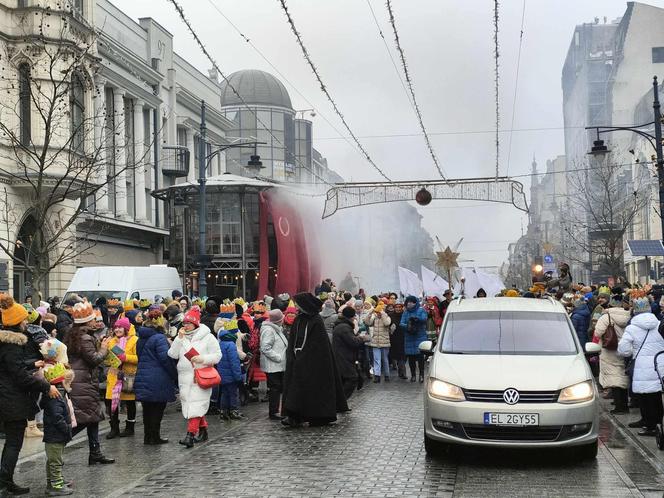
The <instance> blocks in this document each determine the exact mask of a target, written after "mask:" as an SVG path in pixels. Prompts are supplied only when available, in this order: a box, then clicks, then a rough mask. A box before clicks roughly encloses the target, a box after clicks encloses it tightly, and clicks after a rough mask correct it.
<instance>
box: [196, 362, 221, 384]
mask: <svg viewBox="0 0 664 498" xmlns="http://www.w3.org/2000/svg"><path fill="white" fill-rule="evenodd" d="M194 380H195V381H196V384H198V387H200V388H201V389H211V388H213V387H216V386H218V385H219V384H221V376H220V375H219V372H217V369H216V368H214V367H203V368H196V369H195V370H194Z"/></svg>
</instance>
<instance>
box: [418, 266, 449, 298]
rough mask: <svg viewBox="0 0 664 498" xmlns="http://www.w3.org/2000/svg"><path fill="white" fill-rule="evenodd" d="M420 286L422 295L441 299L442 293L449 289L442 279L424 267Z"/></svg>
mask: <svg viewBox="0 0 664 498" xmlns="http://www.w3.org/2000/svg"><path fill="white" fill-rule="evenodd" d="M422 286H423V288H424V295H426V296H436V297H438V298H442V297H443V292H445V291H446V290H447V289H449V288H450V284H449V283H448V282H447V281H446V280H445V279H444V278H443V277H441V276H440V275H438V274H437V273H435V272H433V271H431V270H429V268H427V267H426V266H424V265H422Z"/></svg>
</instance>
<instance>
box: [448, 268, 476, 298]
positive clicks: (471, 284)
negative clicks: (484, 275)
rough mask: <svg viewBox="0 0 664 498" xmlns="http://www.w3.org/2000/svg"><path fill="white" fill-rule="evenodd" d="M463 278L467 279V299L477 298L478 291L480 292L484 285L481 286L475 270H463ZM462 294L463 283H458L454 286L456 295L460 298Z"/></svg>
mask: <svg viewBox="0 0 664 498" xmlns="http://www.w3.org/2000/svg"><path fill="white" fill-rule="evenodd" d="M461 278H463V279H465V283H464V286H463V294H464V297H465V298H471V297H475V295H476V294H477V291H478V290H480V288H481V287H482V285H480V280H479V278H477V274H476V273H475V270H474V269H473V268H467V267H464V268H461ZM460 294H461V282H457V284H456V285H455V286H454V295H455V296H458V295H460Z"/></svg>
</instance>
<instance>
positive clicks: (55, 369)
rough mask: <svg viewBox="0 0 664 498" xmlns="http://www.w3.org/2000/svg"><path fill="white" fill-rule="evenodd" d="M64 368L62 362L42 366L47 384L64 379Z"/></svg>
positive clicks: (56, 382)
mask: <svg viewBox="0 0 664 498" xmlns="http://www.w3.org/2000/svg"><path fill="white" fill-rule="evenodd" d="M66 370H67V369H66V368H65V366H64V365H63V364H62V363H56V364H55V365H47V366H45V367H44V378H45V379H46V380H47V381H48V382H49V384H58V383H60V382H62V381H63V380H64V379H65V372H66Z"/></svg>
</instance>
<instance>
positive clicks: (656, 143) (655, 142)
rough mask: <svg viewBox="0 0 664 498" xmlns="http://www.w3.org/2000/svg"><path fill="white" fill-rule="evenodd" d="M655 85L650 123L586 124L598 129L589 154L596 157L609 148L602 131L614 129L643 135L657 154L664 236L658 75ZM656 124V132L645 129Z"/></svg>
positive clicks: (602, 154) (661, 221) (653, 81)
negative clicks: (621, 124)
mask: <svg viewBox="0 0 664 498" xmlns="http://www.w3.org/2000/svg"><path fill="white" fill-rule="evenodd" d="M652 87H653V103H652V109H653V121H651V122H649V123H644V124H642V125H638V126H586V130H596V131H597V140H595V141H594V145H593V147H592V148H591V150H590V152H589V154H591V155H593V156H594V157H598V158H601V157H604V156H605V155H606V154H607V153H608V152H609V150H608V149H607V147H606V146H605V145H604V141H603V140H601V139H600V137H599V135H600V133H610V132H613V131H631V132H632V133H636V134H637V135H640V136H642V137H643V138H645V139H646V140H648V142H650V145H652V147H653V149H655V153H656V154H657V164H656V166H657V182H658V184H659V213H660V223H661V229H662V237H664V216H662V213H664V153H663V151H662V114H661V112H660V105H659V86H658V85H657V76H655V77H653V80H652ZM652 125H654V127H655V134H654V135H653V134H651V133H649V132H647V131H645V130H644V128H645V129H648V128H649V127H650V126H652Z"/></svg>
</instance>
